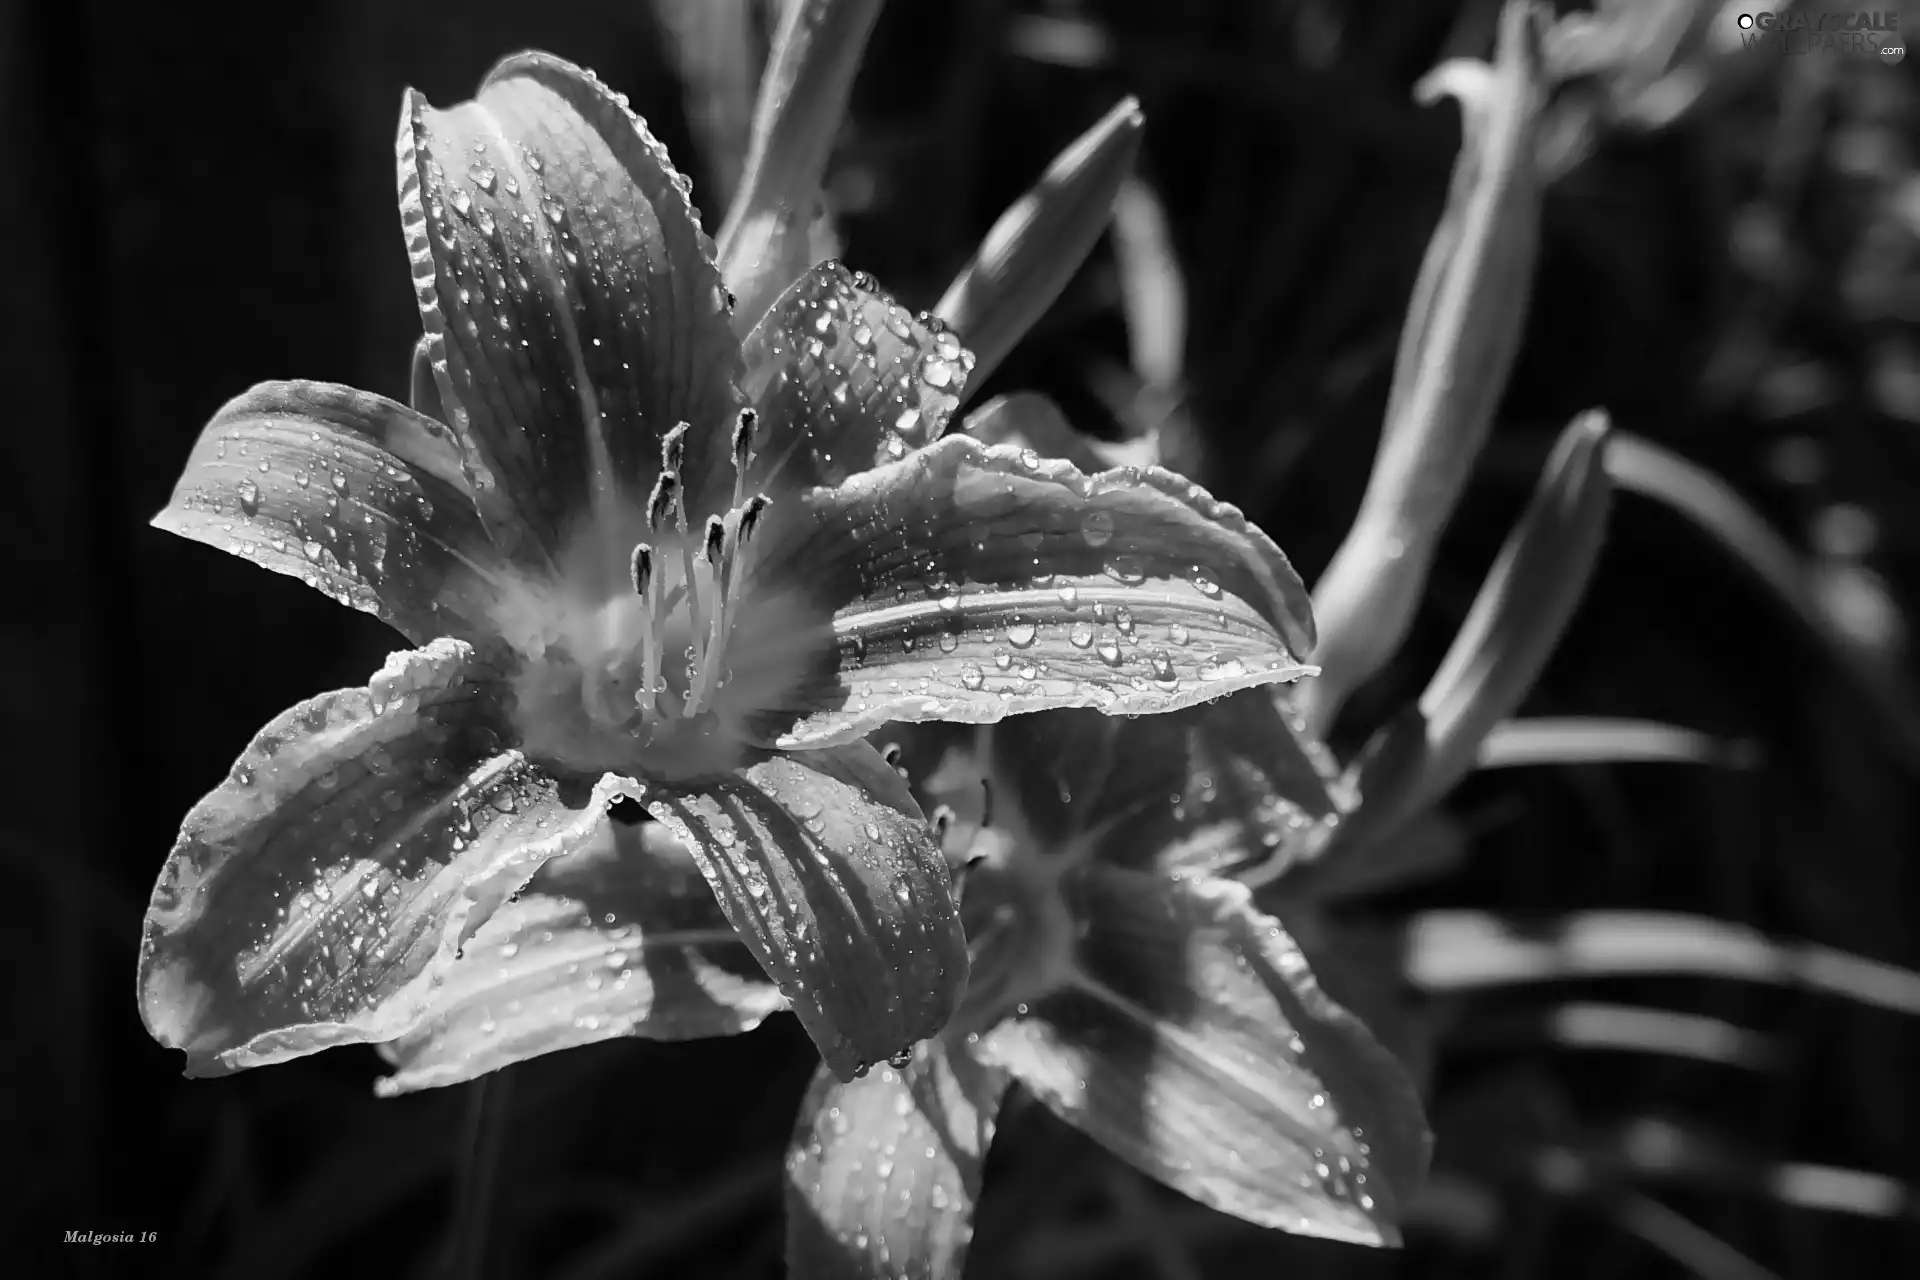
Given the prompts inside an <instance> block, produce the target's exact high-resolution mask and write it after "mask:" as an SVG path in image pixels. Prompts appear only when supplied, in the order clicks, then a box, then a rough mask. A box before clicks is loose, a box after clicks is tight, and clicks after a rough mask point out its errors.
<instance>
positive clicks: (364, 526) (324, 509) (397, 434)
mask: <svg viewBox="0 0 1920 1280" xmlns="http://www.w3.org/2000/svg"><path fill="white" fill-rule="evenodd" d="M459 456H460V455H459V451H458V448H457V446H455V445H454V443H453V441H452V440H450V439H448V438H447V435H446V428H445V427H443V426H441V424H439V423H437V422H435V421H433V420H432V419H431V418H428V417H425V416H424V415H422V414H419V413H415V412H414V411H413V410H411V409H408V408H406V407H405V406H403V405H398V404H395V403H394V402H393V401H391V400H388V399H386V398H384V397H382V396H376V395H372V394H370V393H368V392H365V391H356V390H354V389H353V388H352V387H343V386H339V385H337V384H334V383H330V382H263V383H261V384H260V385H259V386H257V387H255V388H253V389H252V390H251V391H249V392H247V393H246V394H245V395H242V396H238V397H236V398H235V399H233V400H230V401H228V402H227V404H226V405H225V406H224V407H223V408H222V409H221V410H220V412H218V413H216V414H214V415H213V419H212V421H210V422H208V423H207V425H206V427H205V428H204V429H203V430H202V431H201V432H200V439H199V440H198V441H196V442H195V444H194V446H193V453H192V454H191V455H190V456H189V457H188V459H187V465H186V468H185V470H183V471H182V472H181V473H180V479H179V480H178V481H177V482H176V483H175V484H174V489H173V497H172V499H171V500H170V501H169V502H168V503H167V505H166V508H165V509H164V510H163V511H161V512H160V514H159V515H157V516H155V517H154V518H153V524H154V527H155V528H157V529H165V530H166V531H167V532H169V533H177V534H179V535H180V536H181V537H183V538H191V539H193V541H195V542H202V543H205V544H206V545H208V546H210V547H217V548H219V549H220V550H222V551H230V552H232V553H233V554H235V555H238V556H241V557H244V558H245V559H248V560H251V561H253V562H254V563H255V564H258V565H260V566H261V567H263V568H267V569H271V570H273V571H274V572H275V573H284V574H286V575H287V576H289V577H294V578H299V579H300V580H301V581H302V582H305V583H306V584H307V585H309V586H311V587H314V588H316V589H317V590H319V591H322V592H325V593H326V594H327V595H329V596H332V597H333V598H334V599H336V600H338V601H339V602H340V603H342V604H345V605H349V606H351V607H353V608H355V609H359V610H362V611H363V612H366V613H371V614H372V615H373V616H374V617H376V618H379V619H380V620H381V621H382V622H385V623H387V624H388V625H389V626H391V627H393V628H394V629H395V630H397V631H399V632H400V633H401V634H402V635H404V636H406V637H407V639H409V640H411V641H413V642H414V643H415V644H425V643H426V642H427V641H428V640H431V639H433V638H434V637H436V636H454V637H456V638H460V639H477V638H479V637H481V636H484V635H486V634H487V633H488V631H489V628H488V625H487V623H486V621H485V613H484V609H483V605H484V602H485V600H486V599H487V598H488V597H489V596H490V594H491V583H492V580H493V579H494V577H495V576H496V575H497V574H498V573H499V572H500V567H501V566H500V564H499V557H498V555H497V553H496V552H495V551H494V548H493V544H492V543H491V542H490V541H489V540H488V538H487V533H486V530H485V529H484V528H483V527H482V526H481V524H480V518H479V515H478V513H476V512H475V510H474V507H473V502H472V500H471V499H470V498H469V497H468V496H467V492H466V485H465V482H464V480H463V479H462V477H461V475H460V469H459Z"/></svg>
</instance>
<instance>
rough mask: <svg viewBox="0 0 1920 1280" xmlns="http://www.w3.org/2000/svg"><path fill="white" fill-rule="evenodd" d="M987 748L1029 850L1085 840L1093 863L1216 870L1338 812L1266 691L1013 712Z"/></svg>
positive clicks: (997, 786)
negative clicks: (1143, 709)
mask: <svg viewBox="0 0 1920 1280" xmlns="http://www.w3.org/2000/svg"><path fill="white" fill-rule="evenodd" d="M991 749H992V752H993V755H994V759H993V774H992V776H993V779H994V782H993V786H994V790H995V792H996V794H1004V795H1005V796H1006V797H1007V798H1008V800H1009V801H1011V802H1012V803H1013V804H1015V805H1017V812H1018V814H1019V818H1020V821H1021V822H1022V823H1023V824H1024V826H1025V828H1026V829H1027V830H1028V831H1030V832H1031V833H1032V836H1033V840H1034V843H1035V844H1036V846H1037V847H1042V848H1056V849H1057V848H1066V847H1070V846H1072V845H1073V844H1074V842H1076V841H1078V840H1081V839H1082V838H1083V837H1085V838H1086V839H1088V841H1089V842H1090V845H1091V849H1090V851H1091V852H1092V854H1093V855H1094V856H1096V857H1098V858H1100V859H1101V860H1102V861H1105V862H1108V863H1112V864H1115V865H1118V866H1123V867H1128V868H1131V869H1134V870H1141V871H1145V870H1152V869H1158V870H1161V871H1168V872H1171V871H1197V870H1207V871H1212V872H1219V871H1221V870H1223V869H1224V868H1226V867H1230V866H1233V865H1237V864H1239V863H1241V862H1243V861H1246V860H1248V859H1253V858H1261V857H1266V856H1269V855H1270V853H1271V852H1272V851H1276V850H1279V849H1280V848H1281V847H1282V846H1283V845H1284V844H1286V843H1287V842H1288V841H1290V840H1293V839H1296V838H1300V839H1304V838H1305V837H1306V836H1307V835H1308V834H1309V833H1311V832H1312V831H1313V830H1314V829H1315V828H1316V826H1317V825H1318V824H1319V823H1321V822H1323V821H1324V820H1325V818H1326V817H1327V816H1328V815H1329V814H1331V813H1333V812H1335V805H1334V802H1333V798H1332V795H1331V794H1330V791H1329V775H1328V774H1326V773H1323V772H1322V770H1321V766H1320V765H1319V764H1318V763H1317V762H1316V757H1315V756H1314V755H1313V754H1310V752H1309V750H1308V747H1307V745H1306V744H1304V743H1303V742H1301V741H1300V740H1299V739H1298V738H1297V737H1296V736H1295V733H1294V729H1293V726H1292V725H1290V724H1289V722H1288V720H1287V718H1286V717H1285V716H1284V715H1283V714H1282V713H1281V710H1280V708H1279V707H1278V706H1277V705H1276V704H1275V701H1274V698H1273V697H1272V695H1271V691H1270V690H1267V689H1246V690H1242V691H1241V692H1239V693H1236V694H1233V695H1231V696H1230V697H1227V698H1223V699H1221V700H1220V701H1219V702H1214V703H1208V704H1205V705H1203V706H1199V707H1189V708H1187V709H1186V710H1184V711H1176V712H1172V713H1170V714H1167V715H1158V716H1144V717H1141V718H1138V719H1123V718H1115V717H1112V716H1104V715H1101V714H1099V713H1098V712H1095V711H1086V710H1073V711H1056V712H1049V713H1047V714H1045V715H1034V716H1018V717H1015V718H1013V719H1010V720H1004V721H1002V722H1001V723H1000V724H998V725H996V726H994V728H993V730H992V737H991ZM1322 750H1324V749H1322ZM1203 850H1206V851H1213V852H1217V853H1218V854H1220V855H1221V857H1223V858H1224V859H1225V861H1224V862H1222V861H1221V860H1220V858H1216V857H1212V856H1203V854H1202V851H1203Z"/></svg>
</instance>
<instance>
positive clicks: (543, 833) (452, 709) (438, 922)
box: [140, 640, 638, 1075]
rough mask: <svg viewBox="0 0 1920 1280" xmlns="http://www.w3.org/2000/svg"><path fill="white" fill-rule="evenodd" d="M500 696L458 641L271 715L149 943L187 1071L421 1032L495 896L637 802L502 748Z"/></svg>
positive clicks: (189, 854)
mask: <svg viewBox="0 0 1920 1280" xmlns="http://www.w3.org/2000/svg"><path fill="white" fill-rule="evenodd" d="M502 692H503V690H502V688H501V686H500V685H499V684H498V683H497V682H496V681H495V680H494V679H493V678H492V673H491V672H490V671H489V670H488V669H487V668H486V667H484V666H483V665H482V664H480V663H478V662H477V661H476V660H475V658H474V655H473V650H472V648H471V647H470V646H468V645H466V644H464V643H461V642H459V641H455V640H439V641H435V642H434V643H433V644H431V645H429V646H427V647H426V648H424V649H416V650H413V651H410V652H406V653H397V654H395V655H394V656H393V657H392V658H390V659H388V661H387V665H386V666H385V667H383V668H382V669H381V670H380V672H379V673H378V674H376V675H375V676H374V678H373V679H372V681H371V682H369V684H368V685H367V686H366V687H365V688H361V689H344V690H339V691H337V692H334V693H327V694H322V695H321V696H320V697H317V698H312V699H309V700H308V701H306V702H303V703H301V704H300V705H299V706H297V707H295V708H293V709H292V710H291V711H288V712H286V713H285V714H284V715H282V716H280V717H279V718H278V719H276V720H274V721H273V722H272V723H271V724H269V725H268V726H267V727H266V728H265V729H263V730H261V732H260V734H259V736H257V737H256V738H255V739H254V740H253V742H252V744H251V745H250V746H248V748H247V750H246V752H245V753H244V754H243V755H242V756H241V757H240V759H239V761H238V762H237V763H235V765H234V767H233V772H232V774H231V775H230V776H229V777H228V778H227V780H226V781H225V782H223V783H221V784H220V786H218V787H216V788H215V789H214V790H213V791H212V792H210V793H209V794H208V795H207V797H206V798H205V799H204V800H202V801H201V802H200V803H199V804H198V805H196V806H194V808H193V811H192V812H190V813H189V814H188V815H187V817H186V821H185V822H184V823H183V824H182V825H181V829H180V838H179V841H178V842H177V843H176V844H175V845H174V849H173V853H172V856H171V857H169V858H168V859H167V864H166V866H165V867H164V868H163V869H162V870H161V873H160V878H159V881H158V883H157V884H155V886H154V890H153V898H152V901H151V903H150V904H149V906H148V908H147V921H146V930H145V936H144V938H143V940H142V943H141V948H140V1005H141V1013H142V1016H143V1017H144V1018H145V1019H146V1023H147V1029H148V1030H149V1031H151V1032H152V1033H153V1036H154V1038H155V1039H156V1040H158V1041H160V1043H162V1044H164V1045H168V1046H170V1047H172V1048H176V1049H184V1050H186V1052H187V1059H188V1061H187V1074H188V1075H219V1074H224V1073H225V1072H229V1071H237V1070H241V1069H242V1068H246V1067H256V1066H263V1065H266V1064H268V1063H273V1062H281V1061H285V1060H286V1059H288V1058H296V1057H300V1056H302V1055H304V1054H308V1053H314V1052H317V1051H318V1050H321V1049H325V1048H328V1047H329V1046H332V1045H336V1044H351V1043H358V1042H377V1041H382V1040H390V1039H393V1038H394V1037H396V1036H400V1035H403V1034H405V1033H406V1032H407V1031H409V1030H410V1029H411V1028H412V1027H413V1026H414V1025H415V1023H417V1022H418V1021H419V1019H420V1018H421V1016H422V1015H423V1014H425V1013H426V1012H427V1010H428V1009H429V1007H430V1006H431V1004H432V1001H433V995H434V989H435V988H436V987H437V985H438V984H439V983H440V981H441V980H442V978H443V976H444V975H445V973H446V972H447V970H448V968H449V966H451V965H452V964H453V962H454V958H455V956H456V954H457V953H458V950H459V947H460V944H461V943H462V942H463V941H465V940H466V939H467V938H468V937H469V936H470V935H471V934H472V933H473V931H474V930H475V929H476V928H478V927H479V926H480V925H481V924H482V923H484V921H485V920H486V918H487V915H488V914H489V913H490V912H491V911H492V910H493V908H494V906H495V905H496V904H497V903H498V901H499V900H500V899H503V898H504V897H506V895H508V894H509V893H511V892H513V891H514V890H515V889H518V888H519V887H520V886H521V885H523V884H525V883H526V881H527V880H528V878H529V877H531V876H532V875H533V873H534V872H535V871H536V870H537V869H538V868H539V866H540V864H541V863H542V862H544V861H546V860H547V859H549V858H552V857H556V856H558V855H560V854H563V853H565V852H567V851H568V850H570V849H573V848H575V847H577V846H578V845H579V844H580V843H581V842H582V841H584V840H585V839H586V838H587V837H588V836H589V835H590V834H591V833H592V831H593V829H594V828H595V827H596V826H597V825H598V824H599V823H601V822H602V821H604V820H605V818H604V812H605V809H606V806H607V803H608V802H609V800H610V799H611V798H612V797H613V796H614V795H616V794H620V793H623V792H626V791H637V790H638V788H637V787H634V786H633V784H631V783H624V782H621V781H619V780H617V779H613V778H611V777H609V778H607V779H603V780H602V782H601V783H600V785H599V786H597V787H595V788H594V790H593V793H592V795H591V796H590V797H584V798H580V799H576V800H575V801H574V802H572V803H569V802H567V801H566V800H564V799H563V798H562V796H561V795H560V792H559V789H558V787H557V785H556V783H555V782H554V780H553V779H552V778H550V777H548V776H547V775H545V774H544V773H543V772H542V771H541V770H540V769H538V768H537V767H536V766H534V765H533V764H531V763H529V762H528V761H527V759H526V758H525V757H524V756H522V755H521V754H520V753H519V752H518V751H514V750H512V749H510V748H509V747H507V746H506V745H504V741H505V740H504V730H505V723H504V719H505V718H504V712H503V708H502V706H501V703H500V698H501V695H502Z"/></svg>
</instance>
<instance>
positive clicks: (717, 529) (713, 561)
mask: <svg viewBox="0 0 1920 1280" xmlns="http://www.w3.org/2000/svg"><path fill="white" fill-rule="evenodd" d="M726 540H727V526H726V525H725V524H723V523H721V520H720V517H719V516H708V517H707V545H706V555H707V563H708V564H710V565H712V566H713V567H714V569H715V571H716V572H718V570H719V568H720V553H721V548H722V547H723V546H724V545H725V543H726Z"/></svg>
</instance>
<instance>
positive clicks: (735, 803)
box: [648, 743, 967, 1080]
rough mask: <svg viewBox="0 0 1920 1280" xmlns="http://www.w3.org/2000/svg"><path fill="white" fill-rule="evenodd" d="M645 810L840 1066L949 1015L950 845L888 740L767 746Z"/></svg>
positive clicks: (861, 1061) (957, 981) (961, 977)
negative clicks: (933, 826)
mask: <svg viewBox="0 0 1920 1280" xmlns="http://www.w3.org/2000/svg"><path fill="white" fill-rule="evenodd" d="M676 792H677V794H676ZM663 794H664V798H662V797H663ZM648 808H649V811H650V812H652V814H653V815H654V817H656V818H658V819H659V820H660V821H661V822H662V823H664V824H666V825H667V826H668V827H669V828H671V829H672V830H673V832H674V834H676V835H678V836H679V837H680V838H681V839H682V840H684V841H685V842H686V844H687V846H688V848H689V849H690V850H691V851H692V853H693V858H694V861H695V862H696V863H698V864H699V867H700V870H701V872H702V873H703V874H704V875H705V876H706V877H707V881H708V883H709V884H711V885H712V886H713V889H714V893H715V894H716V895H717V896H718V898H719V899H720V907H721V909H722V910H723V911H724V912H725V913H726V916H727V919H728V920H730V921H731V922H732V923H733V927H734V928H735V929H736V930H738V931H739V933H740V936H741V938H742V940H744V941H745V942H746V944H747V947H748V949H749V950H751V951H752V952H753V955H754V958H755V959H757V960H759V962H760V964H761V966H762V967H763V968H765V969H766V971H767V972H768V973H769V974H770V975H772V977H773V979H774V980H775V981H776V982H778V983H779V984H780V991H781V993H782V994H783V995H785V996H786V998H787V1001H788V1003H790V1004H791V1005H792V1006H793V1011H794V1012H795V1013H797V1014H798V1015H799V1016H800V1021H801V1023H802V1024H804V1025H805V1027H806V1028H807V1032H808V1034H809V1035H811V1036H812V1037H813V1041H814V1043H815V1044H816V1045H818V1046H819V1048H820V1056H821V1057H822V1058H823V1059H824V1060H825V1061H826V1064H827V1066H828V1067H829V1068H830V1069H831V1070H832V1071H833V1072H834V1074H835V1075H837V1076H838V1077H839V1078H840V1079H842V1080H851V1079H855V1078H857V1077H858V1076H860V1075H861V1074H863V1073H864V1072H865V1071H866V1070H867V1068H868V1067H869V1066H870V1065H871V1064H872V1063H874V1062H877V1061H879V1060H881V1059H884V1058H891V1057H893V1056H895V1055H897V1054H900V1053H902V1052H903V1051H905V1050H907V1049H909V1048H911V1047H912V1045H913V1044H914V1043H915V1042H916V1041H919V1040H923V1039H925V1038H926V1037H928V1036H931V1035H933V1034H935V1033H936V1032H938V1031H939V1030H940V1028H941V1027H943V1026H945V1025H946V1022H947V1019H948V1018H949V1017H951V1016H952V1014H953V1010H954V1007H955V1005H956V1004H957V1003H958V1002H959V998H960V992H961V990H962V989H963V988H964V987H965V985H966V980H967V946H966V937H965V935H964V934H963V933H962V931H961V928H960V917H959V913H958V911H957V910H956V909H955V907H954V903H953V895H952V892H951V890H950V888H949V884H948V870H947V862H946V858H945V855H943V854H942V853H941V851H940V849H939V847H938V846H937V845H936V844H935V843H934V841H933V838H932V836H931V834H930V833H929V831H928V829H927V823H926V818H925V816H924V815H923V814H922V813H921V812H920V807H919V805H917V804H915V803H914V800H913V797H912V795H911V794H910V793H909V792H908V791H907V785H906V783H905V782H904V781H903V780H902V779H901V778H900V776H899V775H898V774H897V773H895V772H894V771H893V768H892V767H891V766H890V765H888V764H887V763H886V762H885V761H884V760H882V759H881V757H880V753H879V752H877V751H875V750H874V749H873V748H872V747H869V746H867V745H866V744H865V743H855V744H852V745H850V746H846V747H840V748H837V749H833V750H826V751H812V752H807V753H806V754H804V755H801V756H796V757H787V756H772V757H769V758H767V759H764V760H761V761H759V762H758V763H756V764H752V765H749V766H747V767H746V768H744V769H742V770H741V771H740V772H739V773H738V774H735V775H733V776H730V777H726V778H722V779H716V780H713V781H710V782H707V783H704V784H703V783H698V782H695V783H688V784H684V785H682V786H680V787H677V788H659V789H656V791H655V793H654V798H653V799H652V800H651V801H650V802H649V804H648Z"/></svg>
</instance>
